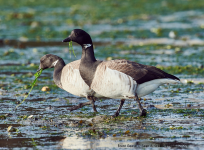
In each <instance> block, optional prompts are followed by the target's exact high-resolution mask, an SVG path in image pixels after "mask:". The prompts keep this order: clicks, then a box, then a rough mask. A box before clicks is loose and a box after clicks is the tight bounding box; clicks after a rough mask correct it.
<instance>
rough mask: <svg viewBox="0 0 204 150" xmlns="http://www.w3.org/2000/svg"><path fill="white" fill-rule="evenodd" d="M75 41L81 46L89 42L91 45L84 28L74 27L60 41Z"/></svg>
mask: <svg viewBox="0 0 204 150" xmlns="http://www.w3.org/2000/svg"><path fill="white" fill-rule="evenodd" d="M70 41H73V42H76V43H78V44H80V45H81V46H83V45H84V44H91V45H92V40H91V37H90V35H89V34H88V33H87V32H85V31H84V30H81V29H74V30H73V31H72V32H71V34H70V35H69V36H68V37H67V38H66V39H64V40H63V41H62V42H70Z"/></svg>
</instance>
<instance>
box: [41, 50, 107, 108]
mask: <svg viewBox="0 0 204 150" xmlns="http://www.w3.org/2000/svg"><path fill="white" fill-rule="evenodd" d="M79 65H80V60H76V61H73V62H71V63H69V64H67V65H65V62H64V60H63V59H62V58H60V57H58V56H56V55H52V54H47V55H44V56H43V57H42V58H41V59H40V65H39V69H38V70H40V69H43V70H45V69H48V68H54V73H53V79H54V82H55V84H56V85H57V86H58V87H59V88H61V89H63V90H65V91H67V92H69V93H71V94H73V95H76V96H80V97H86V98H87V99H88V100H89V102H85V103H80V104H79V105H77V106H73V107H71V108H70V109H69V110H70V111H72V110H76V109H79V108H81V107H83V106H85V105H90V104H92V107H93V110H94V111H95V112H97V110H96V107H95V100H96V98H97V97H98V98H104V97H103V96H101V95H99V94H97V93H96V92H94V91H93V90H92V89H90V88H89V86H88V85H87V84H86V83H85V82H84V80H83V79H82V78H81V75H80V73H79Z"/></svg>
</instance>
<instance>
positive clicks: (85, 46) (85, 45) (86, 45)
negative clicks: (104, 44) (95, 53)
mask: <svg viewBox="0 0 204 150" xmlns="http://www.w3.org/2000/svg"><path fill="white" fill-rule="evenodd" d="M83 46H84V48H85V49H86V48H87V47H90V46H91V44H84V45H83Z"/></svg>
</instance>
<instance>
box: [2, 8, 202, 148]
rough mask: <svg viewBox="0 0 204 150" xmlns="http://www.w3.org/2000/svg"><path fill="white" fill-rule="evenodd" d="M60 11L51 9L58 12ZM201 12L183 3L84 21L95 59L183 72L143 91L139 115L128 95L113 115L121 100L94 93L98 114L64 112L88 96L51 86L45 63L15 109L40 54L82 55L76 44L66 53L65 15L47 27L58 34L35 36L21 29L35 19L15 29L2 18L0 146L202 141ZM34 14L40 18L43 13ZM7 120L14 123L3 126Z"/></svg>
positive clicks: (120, 145)
mask: <svg viewBox="0 0 204 150" xmlns="http://www.w3.org/2000/svg"><path fill="white" fill-rule="evenodd" d="M39 9H40V10H41V9H42V8H39ZM26 10H27V9H26ZM52 10H53V9H52ZM27 11H28V12H29V11H31V10H27ZM63 11H64V10H61V9H58V8H55V9H54V12H58V13H60V12H63ZM16 15H19V14H16ZM14 16H15V15H14ZM10 17H11V16H10ZM44 17H45V18H46V17H47V14H45V16H44ZM203 18H204V13H203V12H202V11H185V12H175V13H172V14H169V15H162V16H160V15H154V16H146V15H141V16H140V17H139V19H132V20H131V19H130V18H129V21H127V20H126V21H125V22H121V20H118V22H119V24H117V25H115V24H111V23H103V22H100V23H96V24H92V25H84V28H85V29H86V30H87V31H88V32H90V34H91V35H92V36H93V41H94V45H95V53H96V57H97V58H98V59H102V60H105V59H118V58H125V59H129V60H132V61H136V62H139V63H143V64H147V65H154V66H157V67H159V68H162V69H164V70H165V71H167V72H169V73H172V74H175V75H176V76H178V77H179V78H181V83H180V84H177V85H163V86H161V87H159V88H158V90H156V91H155V92H154V93H152V94H149V95H147V96H145V97H143V98H142V99H141V101H142V104H143V105H144V107H145V108H146V109H147V111H148V115H147V117H146V118H137V116H138V113H139V112H138V107H137V104H136V102H135V101H133V100H126V101H125V104H124V106H123V108H122V110H121V115H120V116H119V117H117V118H111V115H112V114H114V112H115V111H116V109H117V107H118V106H119V103H120V100H113V99H107V100H98V101H97V102H96V105H97V109H98V112H99V113H97V114H95V113H94V112H93V110H92V107H91V106H85V107H84V108H81V109H79V110H76V111H73V112H69V111H68V110H67V108H69V107H72V106H73V105H77V104H79V103H81V102H86V99H85V98H79V97H76V96H73V95H71V94H69V93H67V92H65V91H63V90H61V89H59V88H58V87H56V86H55V85H54V82H53V80H52V73H53V69H49V70H45V71H43V73H42V74H41V76H40V77H39V79H38V82H37V85H36V86H35V87H34V89H33V91H32V92H31V94H30V96H29V97H28V98H27V99H26V101H25V102H24V103H23V104H22V105H20V106H19V107H18V108H17V109H16V110H15V107H16V106H17V105H18V104H19V103H20V102H21V101H22V100H23V99H24V97H25V95H26V93H27V92H29V85H30V84H31V83H32V81H33V80H34V76H33V75H34V74H35V72H36V70H37V68H38V65H39V60H40V58H41V57H42V56H43V55H45V54H48V53H50V54H55V55H58V56H60V57H62V58H63V59H64V60H65V62H66V63H69V62H71V61H74V60H76V59H80V56H81V48H80V46H78V45H76V44H75V45H74V46H73V48H74V50H75V54H76V56H77V57H76V58H75V57H74V56H73V54H72V55H70V53H69V49H68V45H65V44H63V43H61V42H59V41H61V40H62V39H63V38H65V37H66V36H67V35H68V33H67V34H63V36H62V33H64V32H65V31H66V30H68V29H69V30H71V29H72V28H73V26H71V27H70V26H69V27H67V26H66V25H65V23H62V24H60V25H58V28H54V27H52V31H53V32H56V34H54V36H50V37H49V40H47V38H48V37H41V41H38V40H33V39H34V37H35V36H34V35H26V37H25V36H20V37H19V35H21V34H22V35H23V34H25V33H27V32H31V31H30V26H31V28H35V26H37V27H38V26H39V25H38V23H37V24H36V25H35V23H31V25H30V26H26V25H25V26H26V27H25V26H24V27H25V28H22V27H21V28H20V27H19V28H18V26H17V28H18V30H17V31H16V32H15V31H14V30H11V29H10V28H9V29H8V30H6V28H7V27H9V26H10V25H7V24H6V23H5V24H3V25H2V26H0V30H1V31H3V32H2V34H3V35H4V37H5V38H2V40H1V41H0V46H1V47H0V56H1V57H0V148H21V149H26V148H37V149H75V148H76V149H80V148H81V149H85V148H86V149H96V148H101V149H104V148H112V149H117V148H121V149H122V148H138V149H195V148H197V149H202V147H204V115H203V113H204V70H203V65H204V62H203V58H204V42H203V37H204V34H203V25H204V22H203V21H202V20H203ZM2 19H4V18H3V17H2ZM27 19H28V18H27ZM35 19H36V18H35ZM37 20H38V21H39V22H42V25H44V24H43V23H44V22H43V20H44V19H43V17H41V18H38V17H37ZM49 21H50V22H53V23H56V22H57V19H53V18H52V17H51V18H50V20H49ZM58 21H59V20H58ZM60 22H61V21H60ZM37 27H36V30H37V29H38V28H37ZM49 31H50V29H49ZM170 31H175V33H176V32H177V37H176V38H175V39H172V38H170V37H169V33H170ZM65 35H66V36H65ZM64 36H65V37H64ZM35 38H36V37H35ZM52 41H53V42H52ZM43 86H49V87H50V89H51V91H47V92H43V91H41V88H42V87H43ZM9 126H12V128H11V130H9V131H8V127H9Z"/></svg>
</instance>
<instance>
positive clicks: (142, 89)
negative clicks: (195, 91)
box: [136, 79, 180, 97]
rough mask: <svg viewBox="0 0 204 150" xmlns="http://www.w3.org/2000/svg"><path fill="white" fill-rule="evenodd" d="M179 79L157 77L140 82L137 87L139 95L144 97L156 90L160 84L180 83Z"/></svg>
mask: <svg viewBox="0 0 204 150" xmlns="http://www.w3.org/2000/svg"><path fill="white" fill-rule="evenodd" d="M179 82H180V81H178V80H173V79H155V80H151V81H148V82H145V83H142V84H139V85H138V87H137V91H136V93H137V95H138V97H142V96H145V95H148V94H150V93H152V92H154V91H155V90H156V89H157V88H158V87H159V86H160V85H162V84H167V83H172V84H174V83H179Z"/></svg>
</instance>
